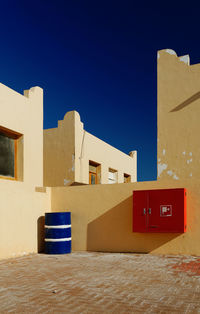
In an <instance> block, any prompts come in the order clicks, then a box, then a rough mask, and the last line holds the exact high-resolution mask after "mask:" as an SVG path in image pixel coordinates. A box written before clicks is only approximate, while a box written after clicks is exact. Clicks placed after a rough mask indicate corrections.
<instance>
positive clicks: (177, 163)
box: [157, 49, 200, 181]
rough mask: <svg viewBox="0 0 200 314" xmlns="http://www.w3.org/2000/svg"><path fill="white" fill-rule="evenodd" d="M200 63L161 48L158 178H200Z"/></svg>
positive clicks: (159, 57)
mask: <svg viewBox="0 0 200 314" xmlns="http://www.w3.org/2000/svg"><path fill="white" fill-rule="evenodd" d="M199 117H200V64H195V65H190V64H189V56H184V57H177V55H176V53H175V52H174V51H173V50H169V49H167V50H161V51H159V52H158V153H157V156H158V180H162V179H168V180H170V181H171V180H172V181H180V180H182V179H191V180H192V181H196V180H199V178H200V145H199V134H200V123H199Z"/></svg>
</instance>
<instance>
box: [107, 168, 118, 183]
mask: <svg viewBox="0 0 200 314" xmlns="http://www.w3.org/2000/svg"><path fill="white" fill-rule="evenodd" d="M117 177H118V175H117V170H114V169H111V168H109V169H108V183H109V184H114V183H117Z"/></svg>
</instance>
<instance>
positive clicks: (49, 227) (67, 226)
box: [44, 225, 71, 229]
mask: <svg viewBox="0 0 200 314" xmlns="http://www.w3.org/2000/svg"><path fill="white" fill-rule="evenodd" d="M44 227H45V228H48V229H67V228H71V225H58V226H47V225H45V226H44Z"/></svg>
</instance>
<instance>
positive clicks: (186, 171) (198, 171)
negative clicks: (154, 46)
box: [52, 49, 200, 255]
mask: <svg viewBox="0 0 200 314" xmlns="http://www.w3.org/2000/svg"><path fill="white" fill-rule="evenodd" d="M199 86H200V64H196V65H192V66H190V65H189V56H182V57H177V55H176V53H175V52H174V51H173V50H171V49H166V50H162V51H159V52H158V88H157V90H158V102H157V106H158V180H157V181H154V182H138V183H130V184H118V185H101V186H84V187H74V188H68V189H67V188H61V187H58V188H53V189H52V210H53V211H54V210H55V211H56V210H58V209H59V210H63V211H65V210H69V211H72V244H73V249H74V250H97V251H114V252H121V251H123V252H152V253H159V254H194V255H200V246H199V239H200V228H199V226H200V212H199V208H200V192H199V186H200V185H199V183H200V146H199V133H200V124H199V116H200V91H199ZM161 188H165V189H166V188H186V189H187V232H186V233H184V234H172V233H171V234H170V233H165V234H162V233H157V234H156V233H155V234H154V233H152V234H149V233H148V234H145V233H133V232H132V206H133V202H132V192H133V190H146V189H148V190H149V189H161Z"/></svg>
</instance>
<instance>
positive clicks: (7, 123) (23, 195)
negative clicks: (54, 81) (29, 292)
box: [0, 84, 50, 258]
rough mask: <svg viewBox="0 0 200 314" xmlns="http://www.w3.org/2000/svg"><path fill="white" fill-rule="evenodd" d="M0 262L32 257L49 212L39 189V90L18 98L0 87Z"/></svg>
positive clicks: (46, 199)
mask: <svg viewBox="0 0 200 314" xmlns="http://www.w3.org/2000/svg"><path fill="white" fill-rule="evenodd" d="M0 110H1V114H0V200H1V201H0V258H2V257H11V256H15V255H19V254H24V253H30V252H36V251H37V250H38V249H40V248H39V246H40V243H39V241H38V230H39V229H38V223H39V220H40V217H41V216H43V215H44V213H45V211H48V210H49V209H50V191H49V190H48V189H44V188H40V187H42V186H43V90H42V89H41V88H39V87H33V88H31V89H30V90H27V91H24V95H21V94H19V93H17V92H15V91H14V90H12V89H10V88H8V87H7V86H5V85H3V84H0Z"/></svg>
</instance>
